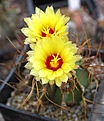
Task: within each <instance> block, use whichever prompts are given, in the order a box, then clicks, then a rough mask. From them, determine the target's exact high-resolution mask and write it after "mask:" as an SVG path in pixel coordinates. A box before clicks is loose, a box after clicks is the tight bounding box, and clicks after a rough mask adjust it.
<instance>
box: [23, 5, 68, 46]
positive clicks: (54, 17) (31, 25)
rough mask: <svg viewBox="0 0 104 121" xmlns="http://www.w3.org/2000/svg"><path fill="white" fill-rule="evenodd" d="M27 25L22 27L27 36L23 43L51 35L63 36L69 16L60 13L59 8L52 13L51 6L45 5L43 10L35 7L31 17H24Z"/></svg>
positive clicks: (65, 33) (50, 36)
mask: <svg viewBox="0 0 104 121" xmlns="http://www.w3.org/2000/svg"><path fill="white" fill-rule="evenodd" d="M24 21H25V22H26V23H27V25H28V27H26V28H22V30H21V31H22V33H24V34H25V35H26V36H27V38H26V40H25V44H31V43H34V42H36V41H37V40H41V39H43V38H52V37H53V36H59V37H63V36H66V35H67V30H66V28H67V26H66V24H67V22H68V21H69V17H65V16H64V15H61V13H60V10H57V11H56V13H54V10H53V7H52V6H51V7H47V8H46V10H45V12H43V11H42V10H40V9H39V8H36V13H35V14H32V17H31V18H24Z"/></svg>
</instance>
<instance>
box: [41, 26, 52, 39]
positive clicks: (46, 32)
mask: <svg viewBox="0 0 104 121" xmlns="http://www.w3.org/2000/svg"><path fill="white" fill-rule="evenodd" d="M53 33H54V30H53V29H51V28H48V29H46V30H43V31H42V32H41V34H42V37H46V36H50V35H51V34H53Z"/></svg>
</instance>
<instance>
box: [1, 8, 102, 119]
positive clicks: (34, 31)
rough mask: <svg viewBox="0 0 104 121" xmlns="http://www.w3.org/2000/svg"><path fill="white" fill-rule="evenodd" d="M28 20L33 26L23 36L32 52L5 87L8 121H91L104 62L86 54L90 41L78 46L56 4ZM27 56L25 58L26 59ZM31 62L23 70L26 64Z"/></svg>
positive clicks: (3, 110)
mask: <svg viewBox="0 0 104 121" xmlns="http://www.w3.org/2000/svg"><path fill="white" fill-rule="evenodd" d="M24 20H25V22H26V23H27V25H28V26H27V27H25V28H23V29H22V32H23V33H24V34H25V35H26V37H27V38H26V39H25V42H24V43H25V44H28V45H29V49H27V47H26V48H25V51H23V52H22V55H21V56H20V58H19V61H17V63H16V65H19V67H20V68H17V67H14V68H13V69H12V71H11V72H10V75H9V76H8V77H7V78H6V80H5V81H4V83H3V84H2V85H1V87H0V102H1V103H0V110H1V113H2V114H3V116H4V119H5V120H6V121H11V120H12V121H32V120H38V121H52V120H54V121H55V120H60V121H61V120H65V121H69V120H75V121H77V120H82V121H83V120H87V119H88V114H89V113H90V111H91V105H90V104H93V99H92V98H94V96H95V95H94V94H95V93H96V92H97V89H98V84H99V83H101V82H100V81H99V80H100V79H101V78H102V77H103V76H102V73H103V72H102V69H101V68H100V67H102V63H101V61H99V60H98V59H97V57H96V54H95V56H94V53H93V52H91V51H90V50H89V51H88V50H87V51H85V49H84V50H83V46H84V45H85V44H86V43H87V41H88V40H87V41H86V42H85V43H84V44H83V45H80V46H79V47H78V45H76V44H75V43H72V41H71V40H69V38H68V37H67V34H68V32H67V22H68V21H69V18H68V17H65V16H64V15H61V13H60V10H57V11H56V13H55V12H54V9H53V7H52V6H51V7H47V8H46V11H45V12H43V11H42V10H40V9H39V8H36V13H35V14H33V15H32V17H31V18H25V19H24ZM52 20H53V21H52ZM26 49H27V55H26ZM86 52H88V53H86ZM25 55H26V57H25ZM92 55H93V56H92ZM97 55H99V54H98V52H97ZM23 57H25V60H21V59H22V58H23ZM26 59H27V62H26V63H25V68H23V67H24V66H23V65H21V66H20V61H21V62H22V61H26ZM99 59H100V56H99ZM97 66H99V68H96V67H97ZM96 72H99V73H98V74H97V73H96ZM18 81H19V82H18ZM97 81H99V83H97ZM16 82H18V83H16ZM13 88H14V91H13ZM12 91H13V92H12ZM11 92H12V93H11ZM87 92H88V93H87ZM94 92H95V93H94ZM89 94H91V95H90V96H88V95H89ZM4 96H5V98H4ZM10 96H11V98H9V97H10ZM8 98H9V99H8ZM7 100H8V101H7ZM6 103H7V105H5V104H6ZM10 106H12V107H10ZM87 106H88V108H87ZM21 109H22V110H21ZM23 110H26V111H23ZM27 111H29V112H27ZM86 111H87V113H86ZM30 112H31V113H30Z"/></svg>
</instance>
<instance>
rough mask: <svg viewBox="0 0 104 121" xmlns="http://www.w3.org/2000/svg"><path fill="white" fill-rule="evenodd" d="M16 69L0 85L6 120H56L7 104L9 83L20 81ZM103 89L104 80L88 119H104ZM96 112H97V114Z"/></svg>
mask: <svg viewBox="0 0 104 121" xmlns="http://www.w3.org/2000/svg"><path fill="white" fill-rule="evenodd" d="M26 50H27V47H25V49H24V51H23V53H24V52H25V51H26ZM86 52H87V51H86ZM86 52H85V53H86ZM92 54H95V51H92ZM100 56H101V57H102V59H103V60H104V51H101V52H100ZM22 58H23V55H21V56H20V57H19V59H18V60H17V62H16V63H17V64H18V63H19V62H20V61H21V60H22ZM22 69H23V68H22ZM15 70H16V67H14V68H13V69H12V70H11V72H10V73H9V75H8V76H7V78H6V79H5V81H4V83H3V84H2V85H1V86H0V111H1V113H2V115H3V117H4V119H5V121H56V120H53V119H51V118H47V117H44V116H40V115H37V114H33V113H29V112H27V111H21V110H20V109H15V108H12V107H9V106H7V105H6V102H7V100H8V98H9V97H10V95H11V92H12V91H13V88H11V87H10V86H9V85H7V83H11V82H18V80H17V78H16V77H15ZM103 89H104V81H103V82H102V84H101V85H100V88H99V90H98V93H97V95H96V98H95V100H94V102H95V104H94V105H93V108H92V110H91V113H90V116H89V119H88V121H94V120H95V121H104V117H103V116H102V113H101V111H103V112H104V106H103V105H101V101H102V100H103V99H104V92H103ZM97 102H100V104H98V103H97ZM97 111H100V114H99V113H98V114H97ZM94 112H96V114H95V113H94ZM96 119H98V120H96ZM99 119H100V120H99Z"/></svg>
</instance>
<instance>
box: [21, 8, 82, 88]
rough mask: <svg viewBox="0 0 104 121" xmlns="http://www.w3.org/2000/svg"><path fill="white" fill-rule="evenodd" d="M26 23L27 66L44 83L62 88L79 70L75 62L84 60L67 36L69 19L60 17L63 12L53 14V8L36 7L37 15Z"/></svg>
mask: <svg viewBox="0 0 104 121" xmlns="http://www.w3.org/2000/svg"><path fill="white" fill-rule="evenodd" d="M24 21H25V22H26V23H27V27H24V28H22V30H21V31H22V32H23V33H24V35H25V36H26V37H27V38H26V40H25V44H29V45H30V48H31V50H30V51H28V52H27V55H28V57H27V61H28V62H27V64H26V65H25V67H26V68H27V69H29V70H30V75H33V76H35V78H36V80H37V81H39V80H41V81H42V84H47V83H49V84H50V85H53V84H56V85H57V86H61V84H62V82H67V81H68V79H69V78H70V77H71V76H72V75H71V71H73V70H74V69H76V68H77V67H78V66H77V64H76V62H77V61H79V60H80V59H81V56H80V55H78V54H77V50H78V48H77V47H76V44H73V43H72V42H71V41H69V40H68V37H67V33H68V32H67V23H68V21H69V17H65V16H64V15H61V13H60V10H57V11H56V12H54V10H53V7H52V6H51V7H47V8H46V10H45V12H44V11H42V10H40V9H39V8H36V13H35V14H33V15H32V17H30V18H25V19H24Z"/></svg>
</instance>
